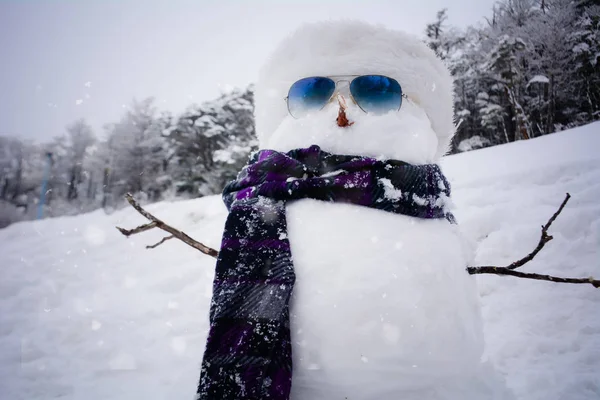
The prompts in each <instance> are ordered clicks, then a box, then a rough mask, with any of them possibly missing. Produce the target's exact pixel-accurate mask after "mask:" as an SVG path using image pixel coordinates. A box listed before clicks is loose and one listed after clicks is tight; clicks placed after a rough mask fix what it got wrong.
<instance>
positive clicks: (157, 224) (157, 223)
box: [117, 193, 219, 258]
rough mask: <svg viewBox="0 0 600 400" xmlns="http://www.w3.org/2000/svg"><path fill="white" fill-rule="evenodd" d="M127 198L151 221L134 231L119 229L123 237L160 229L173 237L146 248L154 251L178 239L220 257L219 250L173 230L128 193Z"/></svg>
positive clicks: (203, 251)
mask: <svg viewBox="0 0 600 400" xmlns="http://www.w3.org/2000/svg"><path fill="white" fill-rule="evenodd" d="M125 198H126V199H127V202H128V203H129V204H131V206H132V207H133V208H135V210H136V211H137V212H139V213H140V214H142V215H143V216H144V217H145V218H146V219H148V220H150V223H148V224H145V225H141V226H138V227H137V228H134V229H123V228H119V227H117V229H118V230H119V232H121V233H122V234H123V235H125V236H127V237H129V236H131V235H135V234H136V233H140V232H145V231H148V230H150V229H153V228H158V229H162V230H163V231H165V232H168V233H170V234H171V235H170V236H167V237H165V238H163V239H162V240H161V241H160V242H158V243H156V244H154V245H151V246H146V248H150V249H153V248H155V247H157V246H159V245H161V244H162V243H164V242H166V241H167V240H170V239H173V238H177V239H179V240H181V241H182V242H184V243H185V244H187V245H188V246H191V247H193V248H194V249H196V250H198V251H200V252H202V253H204V254H206V255H209V256H211V257H214V258H217V256H218V255H219V252H218V251H217V250H215V249H213V248H211V247H208V246H206V245H204V244H202V243H200V242H198V241H196V240H194V239H192V238H191V237H189V236H188V235H186V234H185V233H183V232H182V231H180V230H179V229H175V228H173V227H172V226H171V225H169V224H166V223H164V222H163V221H161V220H160V219H158V218H156V217H155V216H154V215H152V214H150V213H149V212H148V211H146V210H144V209H143V208H142V206H140V204H139V203H138V202H137V201H136V200H135V199H134V198H133V196H132V195H131V194H130V193H127V194H126V195H125Z"/></svg>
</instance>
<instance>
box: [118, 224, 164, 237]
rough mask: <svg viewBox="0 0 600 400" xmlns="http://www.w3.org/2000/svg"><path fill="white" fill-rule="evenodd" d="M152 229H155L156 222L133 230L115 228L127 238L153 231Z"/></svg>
mask: <svg viewBox="0 0 600 400" xmlns="http://www.w3.org/2000/svg"><path fill="white" fill-rule="evenodd" d="M153 228H156V222H150V223H149V224H144V225H140V226H138V227H137V228H133V229H123V228H119V227H118V226H117V229H118V230H119V232H121V233H122V234H123V235H125V236H127V237H129V236H131V235H135V234H136V233H140V232H145V231H149V230H150V229H153Z"/></svg>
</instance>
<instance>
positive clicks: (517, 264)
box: [486, 193, 571, 269]
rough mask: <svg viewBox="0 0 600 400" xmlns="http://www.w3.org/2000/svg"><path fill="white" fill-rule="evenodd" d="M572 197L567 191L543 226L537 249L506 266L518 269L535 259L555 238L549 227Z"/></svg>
mask: <svg viewBox="0 0 600 400" xmlns="http://www.w3.org/2000/svg"><path fill="white" fill-rule="evenodd" d="M570 198H571V195H570V194H569V193H567V195H566V197H565V199H564V200H563V202H562V204H561V205H560V207H559V208H558V210H556V212H555V213H554V214H553V215H552V217H550V219H549V220H548V222H546V225H543V226H542V234H541V236H540V241H539V242H538V244H537V246H536V247H535V249H533V251H532V252H531V253H529V254H527V255H526V256H525V257H523V258H521V259H520V260H518V261H515V262H514V263H512V264H510V265H507V266H506V267H504V268H508V269H517V268H519V267H522V266H523V265H525V264H527V263H528V262H529V261H531V260H533V257H535V256H536V255H537V253H539V252H540V250H542V248H544V246H545V245H546V243H548V242H549V241H551V240H552V239H553V237H552V236H550V235H548V228H550V225H552V223H553V222H554V221H555V220H556V217H558V215H559V214H560V213H561V212H562V210H563V208H565V205H566V204H567V202H568V201H569V199H570ZM486 267H487V265H486ZM489 267H492V268H495V267H493V266H489Z"/></svg>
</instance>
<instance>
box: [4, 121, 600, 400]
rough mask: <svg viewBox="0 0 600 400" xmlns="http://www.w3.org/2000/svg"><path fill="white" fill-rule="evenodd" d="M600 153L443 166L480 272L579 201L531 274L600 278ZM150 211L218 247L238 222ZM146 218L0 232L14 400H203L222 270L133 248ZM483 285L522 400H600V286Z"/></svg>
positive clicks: (83, 220) (496, 156)
mask: <svg viewBox="0 0 600 400" xmlns="http://www.w3.org/2000/svg"><path fill="white" fill-rule="evenodd" d="M598 148H600V123H595V124H590V125H587V126H585V127H580V128H577V129H572V130H569V131H564V132H561V133H556V134H553V135H549V136H544V137H541V138H537V139H532V140H529V141H521V142H517V143H513V144H509V145H502V146H495V147H491V148H486V149H482V150H477V151H472V152H468V153H464V154H459V155H454V156H450V157H447V158H445V159H444V160H443V164H442V168H443V169H444V171H445V173H446V175H447V176H448V178H449V179H450V181H451V183H452V185H453V186H452V188H453V196H454V203H455V204H456V209H455V210H454V213H455V215H456V217H457V219H458V221H459V223H460V224H461V227H462V229H463V230H464V231H465V233H466V234H467V235H468V236H469V237H470V238H471V239H473V240H474V241H475V242H476V243H477V244H478V252H477V256H476V262H477V264H480V265H483V264H486V265H487V264H493V265H505V264H508V263H509V262H511V261H513V260H515V259H517V258H520V257H522V256H523V255H525V254H527V253H529V252H530V251H531V250H532V249H533V247H534V246H535V245H536V243H537V241H538V239H539V233H540V225H542V224H543V223H545V222H546V220H547V219H548V217H549V216H550V215H552V213H553V212H554V211H555V210H556V208H557V206H558V205H559V204H560V202H561V201H562V200H563V198H564V195H565V192H569V193H571V195H572V196H573V197H572V199H571V200H570V201H569V203H568V205H567V207H566V208H565V210H564V211H563V213H562V215H561V216H560V217H559V218H558V219H557V220H556V222H555V223H554V224H553V225H552V228H551V234H552V235H553V237H554V240H552V241H551V242H550V243H548V244H547V245H546V247H545V248H544V249H543V250H542V252H541V253H540V254H539V255H538V256H537V257H536V258H535V260H534V261H532V262H531V263H529V264H528V265H527V266H525V267H524V270H526V271H530V272H538V273H547V274H554V275H559V276H573V277H585V276H590V275H595V276H599V275H600V257H599V254H598V249H600V202H599V201H598V198H599V197H600V154H599V153H598V151H597V149H598ZM148 210H149V211H151V212H153V213H155V214H156V215H157V216H159V217H161V218H163V219H165V220H167V221H169V222H170V223H171V224H173V225H174V226H176V227H178V228H180V229H183V230H185V231H186V232H187V233H188V234H190V235H191V236H192V237H194V238H197V239H198V240H200V241H203V242H205V243H206V244H207V245H210V246H212V247H218V245H219V242H220V236H221V232H222V228H223V223H224V220H225V215H226V214H225V207H224V206H223V205H222V204H221V200H220V198H219V196H213V197H206V198H202V199H196V200H190V201H180V202H176V203H169V202H161V203H157V204H153V205H150V206H148ZM144 222H145V221H144V220H143V218H142V217H141V216H140V215H138V214H137V213H136V212H135V211H133V210H130V209H125V210H121V211H119V212H116V213H114V214H112V215H105V214H104V213H103V212H102V211H95V212H92V213H89V214H85V215H80V216H77V217H61V218H55V219H47V220H42V221H34V222H22V223H16V224H14V225H11V226H9V227H8V228H6V229H3V230H0V254H1V255H2V279H1V280H0V399H16V398H26V399H30V400H36V399H40V400H41V399H48V398H55V397H62V398H67V399H86V400H100V399H115V400H119V399H138V398H146V399H166V398H191V397H193V393H194V392H195V388H196V384H197V379H198V376H199V368H200V367H199V366H200V361H201V357H202V352H203V347H204V342H205V339H206V333H207V328H208V307H209V302H210V296H211V284H212V277H213V268H214V260H213V259H211V258H209V257H207V256H204V255H202V254H199V253H198V252H197V251H195V250H193V249H191V248H188V247H187V246H185V245H184V244H182V243H177V242H175V241H169V242H167V243H165V244H163V245H161V246H160V247H158V248H156V249H154V250H147V249H145V246H146V245H147V244H153V243H155V242H156V241H158V240H160V239H161V238H162V236H163V235H162V234H161V233H160V232H147V233H145V234H142V235H137V236H134V237H131V238H129V239H125V238H124V237H123V236H122V235H121V234H120V233H119V232H117V230H116V229H115V228H114V226H115V225H119V226H123V227H133V226H137V225H140V224H141V223H144ZM478 281H479V286H480V296H481V298H482V303H483V313H484V323H485V334H486V357H487V358H488V359H489V360H490V361H491V362H492V363H493V364H494V365H495V366H496V368H498V369H499V370H500V371H502V373H503V374H504V375H505V377H506V379H507V383H508V385H509V386H510V387H511V388H512V389H513V390H514V391H515V393H516V394H517V396H518V398H519V399H523V400H525V399H526V400H538V399H539V400H541V399H544V400H553V399H556V400H559V399H570V400H583V399H590V400H591V399H598V398H599V397H600V380H599V379H598V376H600V313H599V312H598V310H599V309H600V290H597V289H594V288H592V287H591V286H590V285H584V286H580V285H559V284H552V283H548V282H537V281H526V280H521V279H516V278H510V277H496V276H480V277H478ZM388 334H389V336H390V337H393V336H394V332H393V331H391V330H389V332H388ZM364 362H369V360H365V361H364ZM374 384H376V382H374Z"/></svg>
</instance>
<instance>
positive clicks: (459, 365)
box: [198, 21, 512, 400]
mask: <svg viewBox="0 0 600 400" xmlns="http://www.w3.org/2000/svg"><path fill="white" fill-rule="evenodd" d="M452 85H453V81H452V78H451V76H450V73H449V71H448V69H447V68H446V67H445V66H444V64H443V63H442V62H441V61H440V60H439V59H438V58H437V57H436V56H435V54H434V53H433V52H432V51H431V50H430V49H429V48H428V47H427V46H426V45H425V44H424V43H422V42H421V41H420V40H418V39H417V38H414V37H412V36H410V35H407V34H404V33H402V32H397V31H392V30H389V29H387V28H384V27H381V26H373V25H369V24H366V23H362V22H355V21H327V22H322V23H314V24H309V25H306V26H304V27H302V28H300V29H299V30H297V31H296V32H295V33H293V34H292V35H291V36H289V37H287V38H286V39H284V40H283V42H282V43H281V44H280V45H279V47H278V48H277V49H276V50H275V51H274V53H273V54H272V56H271V57H270V58H269V59H268V61H267V63H266V65H265V66H264V67H263V68H262V70H261V73H260V78H259V81H258V84H257V87H256V125H257V132H258V135H259V141H260V149H261V150H260V151H259V152H258V153H257V154H256V155H255V156H254V157H253V160H252V161H251V162H250V164H249V166H247V167H246V168H245V169H244V170H243V171H242V172H241V173H240V176H239V177H238V180H237V181H235V182H233V183H232V184H230V185H229V186H228V187H227V188H226V189H225V192H224V193H225V195H224V198H225V200H226V203H227V205H228V207H229V208H230V214H229V217H228V221H227V223H226V226H225V233H224V236H223V242H222V246H221V254H220V256H219V260H218V262H217V273H216V277H215V283H214V290H213V300H212V303H211V330H210V332H209V338H208V342H207V348H206V352H205V355H204V361H203V364H202V373H201V378H200V386H199V389H198V398H199V399H205V400H208V399H210V400H213V399H217V398H219V399H278V400H279V399H281V400H285V399H292V400H345V399H350V400H375V399H377V400H396V399H402V400H422V399H428V400H446V399H448V400H450V399H453V400H454V399H461V400H468V399H477V400H483V399H511V398H512V395H511V394H510V392H509V391H508V390H507V389H506V388H505V386H504V384H503V381H502V380H501V379H500V378H499V376H498V374H497V373H496V372H495V371H494V370H493V368H492V367H491V366H490V365H489V364H488V363H486V362H482V353H483V344H484V342H483V329H482V321H481V315H480V305H479V301H478V294H477V288H476V282H475V279H474V278H473V277H472V276H469V275H468V273H467V272H466V270H465V268H466V266H467V265H469V264H470V262H471V260H472V256H473V249H472V246H471V245H470V244H469V243H468V242H467V241H466V240H465V239H464V238H463V236H462V235H461V233H460V230H459V226H458V225H457V224H456V223H455V221H454V218H453V217H452V214H451V213H450V205H451V204H450V198H449V196H450V188H449V185H448V182H447V181H446V180H445V178H444V177H443V175H442V173H441V171H440V169H439V167H438V166H437V163H438V162H439V160H440V158H441V157H442V156H443V155H444V154H445V153H446V152H447V149H448V146H449V143H450V140H451V138H452V135H453V134H454V131H455V126H454V115H453V101H452V89H453V86H452Z"/></svg>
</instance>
